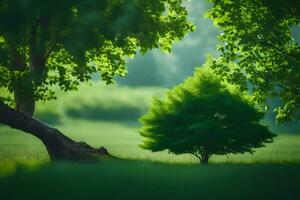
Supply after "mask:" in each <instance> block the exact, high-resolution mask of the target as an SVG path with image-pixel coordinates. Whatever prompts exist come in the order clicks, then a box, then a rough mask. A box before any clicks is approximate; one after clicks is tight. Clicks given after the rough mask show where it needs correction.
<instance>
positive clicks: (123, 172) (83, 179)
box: [0, 86, 300, 199]
mask: <svg viewBox="0 0 300 200" xmlns="http://www.w3.org/2000/svg"><path fill="white" fill-rule="evenodd" d="M93 91H94V90H92V89H89V87H88V86H85V87H84V88H83V89H82V90H81V91H80V92H78V93H71V94H70V95H68V96H64V94H60V95H61V96H62V98H61V99H62V101H61V102H57V101H53V102H49V103H47V104H42V103H41V104H39V105H38V110H37V116H38V117H40V118H42V119H43V120H46V121H47V122H48V123H49V124H51V125H53V126H55V127H57V128H58V129H60V130H61V131H62V132H63V133H65V134H66V135H68V136H70V137H71V138H73V139H75V140H78V141H85V142H87V143H89V144H90V145H92V146H95V147H99V146H105V147H106V148H107V149H108V150H109V151H110V152H111V154H113V155H115V156H118V157H121V158H126V159H127V161H117V160H115V161H112V160H109V161H103V162H102V163H88V164H80V163H56V164H50V162H49V157H48V155H47V152H46V149H45V148H44V146H43V145H42V143H41V142H40V141H39V140H38V139H36V138H34V137H33V136H31V135H29V134H25V133H23V132H20V131H16V130H12V129H10V128H8V127H5V126H0V195H1V196H0V199H96V198H98V199H100V198H102V199H298V197H299V196H298V193H300V165H299V164H300V134H285V133H281V134H279V135H278V137H276V138H275V140H274V143H271V144H268V145H267V146H266V147H265V148H260V149H257V150H256V153H254V154H253V155H251V154H243V155H241V154H238V155H228V156H213V157H212V158H211V160H210V163H211V164H209V165H208V166H200V165H199V164H198V160H197V159H195V158H194V157H193V156H190V155H171V154H168V152H159V153H152V152H149V151H145V150H142V149H140V148H139V146H138V145H139V144H140V143H141V141H142V138H141V137H140V135H139V134H138V132H137V130H138V129H139V123H138V120H137V117H138V116H140V115H142V114H143V113H144V112H145V111H146V110H147V107H148V105H149V102H150V100H151V97H152V96H153V95H161V94H162V93H163V91H164V90H163V89H159V88H148V89H143V88H135V89H130V88H121V90H118V89H115V88H108V89H104V88H103V87H102V86H99V92H95V91H94V92H93ZM120 94H121V96H122V98H119V95H120ZM114 105H117V107H118V108H119V109H115V110H112V107H114ZM124 110H125V111H124ZM99 112H102V114H101V115H100V114H99ZM110 112H112V113H114V115H118V117H115V118H114V117H113V116H114V115H110V116H109V117H108V118H105V116H107V113H110ZM81 113H85V114H81ZM103 113H104V114H103ZM299 133H300V130H299Z"/></svg>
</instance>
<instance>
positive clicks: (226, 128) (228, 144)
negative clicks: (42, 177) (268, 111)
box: [140, 67, 275, 163]
mask: <svg viewBox="0 0 300 200" xmlns="http://www.w3.org/2000/svg"><path fill="white" fill-rule="evenodd" d="M263 116H264V113H263V112H261V111H259V110H257V109H256V108H254V107H253V105H252V103H251V101H250V99H249V96H247V95H246V94H244V93H242V92H240V91H239V90H238V89H237V88H236V87H233V86H230V85H228V84H226V83H224V82H223V83H221V80H220V79H219V78H218V77H217V76H215V75H213V73H212V72H211V70H210V69H208V68H207V67H204V68H199V69H197V70H196V72H195V74H194V76H193V77H190V78H188V79H187V80H186V81H185V82H184V83H183V84H180V85H178V86H177V87H175V88H173V89H172V90H170V91H169V92H168V93H167V95H166V97H165V98H164V99H157V98H156V99H154V101H153V104H152V106H151V108H150V111H149V112H148V113H147V114H146V115H145V116H144V117H142V118H141V122H142V124H143V127H142V129H141V130H140V134H141V135H142V136H143V137H144V142H143V144H142V145H141V147H142V148H144V149H149V150H151V151H154V152H156V151H162V150H166V149H167V150H169V151H170V152H171V153H174V154H182V153H191V154H193V155H195V156H197V157H198V158H199V159H200V160H201V162H202V163H207V162H208V159H209V157H210V156H211V155H212V154H219V155H224V154H228V153H244V152H250V153H252V152H253V148H256V147H262V146H264V143H268V142H271V141H272V138H273V137H274V136H275V135H274V134H272V133H271V132H270V131H269V130H268V128H267V127H266V126H263V125H261V124H260V123H259V122H260V120H261V119H262V118H263Z"/></svg>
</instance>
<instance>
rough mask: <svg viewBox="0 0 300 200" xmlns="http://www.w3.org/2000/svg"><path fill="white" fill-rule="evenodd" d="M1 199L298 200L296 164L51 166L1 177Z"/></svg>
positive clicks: (299, 170) (299, 183)
mask: <svg viewBox="0 0 300 200" xmlns="http://www.w3.org/2000/svg"><path fill="white" fill-rule="evenodd" d="M0 189H1V197H2V199H24V198H25V197H26V199H43V200H44V199H64V200H65V199H109V200H112V199H124V200H126V199H155V200H158V199H163V200H166V199H172V200H176V199H180V200H185V199H205V200H207V199H222V200H224V199H239V200H241V199H251V200H252V199H272V200H274V199H284V200H286V199H299V191H300V165H262V164H261V165H254V164H252V165H251V164H248V165H241V164H218V165H216V164H215V165H208V166H199V165H170V164H159V163H153V162H148V161H104V162H102V163H89V164H82V163H55V164H49V165H45V166H44V167H41V168H39V169H38V170H35V171H32V170H31V171H28V170H25V169H21V170H19V171H17V173H16V174H15V175H13V176H10V177H5V178H1V179H0Z"/></svg>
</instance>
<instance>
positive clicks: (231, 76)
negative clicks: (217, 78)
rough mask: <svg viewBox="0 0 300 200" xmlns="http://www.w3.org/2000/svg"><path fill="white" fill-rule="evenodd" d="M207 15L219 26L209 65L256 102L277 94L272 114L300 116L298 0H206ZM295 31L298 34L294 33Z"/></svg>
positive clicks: (299, 20)
mask: <svg viewBox="0 0 300 200" xmlns="http://www.w3.org/2000/svg"><path fill="white" fill-rule="evenodd" d="M210 1H211V2H212V3H213V7H212V9H211V10H210V12H209V16H210V17H211V18H212V19H213V20H214V22H215V24H216V25H217V26H218V27H219V28H220V29H221V31H222V33H221V35H220V37H219V39H220V40H221V42H222V45H221V46H220V47H219V50H220V53H221V56H220V58H219V59H217V60H215V62H214V68H215V71H216V72H217V73H218V74H220V75H221V76H222V77H224V78H225V79H226V80H227V81H229V82H231V83H234V84H238V85H239V86H240V87H241V88H242V89H250V90H251V91H252V93H253V95H254V97H255V98H256V100H257V102H258V103H265V102H266V100H267V99H268V98H273V97H276V98H278V97H279V98H280V101H281V104H280V105H279V106H278V107H277V108H275V110H274V111H275V112H276V114H277V120H278V121H283V120H294V119H299V118H300V112H299V110H300V87H299V86H300V59H299V58H300V45H299V43H297V41H296V40H295V38H294V37H293V34H292V31H291V30H292V28H295V27H298V28H299V25H300V1H298V0H276V1H275V0H210ZM298 37H299V36H298Z"/></svg>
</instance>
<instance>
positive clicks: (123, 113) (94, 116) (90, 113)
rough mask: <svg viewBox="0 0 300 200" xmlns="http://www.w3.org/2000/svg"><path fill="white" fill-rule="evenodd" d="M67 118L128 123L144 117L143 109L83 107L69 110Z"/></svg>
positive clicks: (127, 106) (67, 110)
mask: <svg viewBox="0 0 300 200" xmlns="http://www.w3.org/2000/svg"><path fill="white" fill-rule="evenodd" d="M66 114H67V116H69V117H71V118H81V119H88V120H107V121H128V120H133V119H138V118H139V117H140V116H142V114H143V112H142V110H141V109H139V108H137V107H134V106H130V105H123V106H115V107H107V108H105V107H101V106H99V105H87V104H86V105H85V104H83V105H81V106H80V107H79V108H67V109H66Z"/></svg>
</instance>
